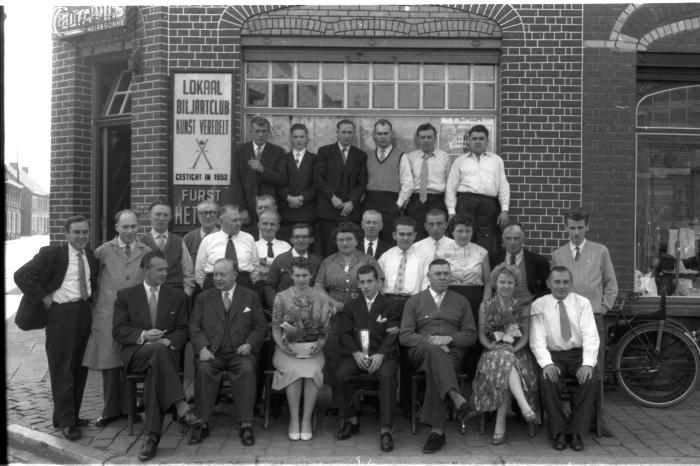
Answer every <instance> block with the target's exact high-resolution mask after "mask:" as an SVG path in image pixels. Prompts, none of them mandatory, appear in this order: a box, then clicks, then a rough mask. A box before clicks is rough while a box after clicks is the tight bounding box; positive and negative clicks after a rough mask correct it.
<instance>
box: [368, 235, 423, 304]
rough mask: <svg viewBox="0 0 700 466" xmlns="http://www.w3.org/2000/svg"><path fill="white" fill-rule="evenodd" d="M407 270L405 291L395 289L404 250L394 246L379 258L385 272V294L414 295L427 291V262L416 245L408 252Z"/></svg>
mask: <svg viewBox="0 0 700 466" xmlns="http://www.w3.org/2000/svg"><path fill="white" fill-rule="evenodd" d="M406 253H407V255H406V269H405V273H404V281H403V290H397V289H395V286H396V279H397V278H398V272H399V265H400V264H401V256H402V254H403V250H402V249H401V248H400V247H398V246H394V247H393V248H391V249H389V250H388V251H386V252H385V253H384V254H382V257H380V258H379V267H381V268H382V270H383V271H384V293H389V294H395V293H406V292H408V294H411V295H414V294H416V293H419V292H420V291H421V290H423V289H425V286H426V278H425V269H426V265H425V260H424V258H423V256H422V255H421V254H420V252H419V251H418V249H416V245H415V244H412V245H411V247H410V248H408V250H407V251H406Z"/></svg>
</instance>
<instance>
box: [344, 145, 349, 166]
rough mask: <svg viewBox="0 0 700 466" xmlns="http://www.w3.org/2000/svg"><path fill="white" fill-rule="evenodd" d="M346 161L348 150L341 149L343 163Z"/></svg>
mask: <svg viewBox="0 0 700 466" xmlns="http://www.w3.org/2000/svg"><path fill="white" fill-rule="evenodd" d="M347 161H348V148H347V147H343V163H346V162H347Z"/></svg>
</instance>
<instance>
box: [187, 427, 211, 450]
mask: <svg viewBox="0 0 700 466" xmlns="http://www.w3.org/2000/svg"><path fill="white" fill-rule="evenodd" d="M207 437H209V425H207V424H205V423H203V422H202V423H200V424H197V425H196V426H194V429H192V433H191V434H190V439H189V441H188V442H187V443H189V444H190V445H196V444H198V443H202V440H204V439H205V438H207Z"/></svg>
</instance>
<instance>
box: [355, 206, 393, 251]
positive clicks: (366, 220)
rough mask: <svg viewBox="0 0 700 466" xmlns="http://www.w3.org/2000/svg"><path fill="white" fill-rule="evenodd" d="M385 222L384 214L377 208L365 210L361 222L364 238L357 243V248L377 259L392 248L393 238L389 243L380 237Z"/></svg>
mask: <svg viewBox="0 0 700 466" xmlns="http://www.w3.org/2000/svg"><path fill="white" fill-rule="evenodd" d="M392 222H393V220H392ZM383 224H384V222H383V221H382V214H380V213H379V212H377V211H376V210H365V212H364V213H363V214H362V223H361V224H360V225H361V226H362V231H363V232H364V239H363V240H362V242H361V243H358V244H357V249H359V250H360V251H362V252H364V253H365V254H367V255H368V256H372V257H374V258H375V259H379V258H380V257H382V254H384V253H385V252H386V251H387V250H388V249H389V248H391V245H392V243H393V242H394V241H393V240H392V241H391V243H387V242H386V241H384V240H382V239H381V238H379V234H380V233H381V231H382V230H383Z"/></svg>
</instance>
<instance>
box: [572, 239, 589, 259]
mask: <svg viewBox="0 0 700 466" xmlns="http://www.w3.org/2000/svg"><path fill="white" fill-rule="evenodd" d="M585 245H586V238H583V241H581V244H579V245H578V246H576V245H575V244H574V243H572V242H571V241H569V249H570V250H571V257H573V258H574V260H576V248H578V253H579V259H581V254H583V247H584V246H585Z"/></svg>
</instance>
